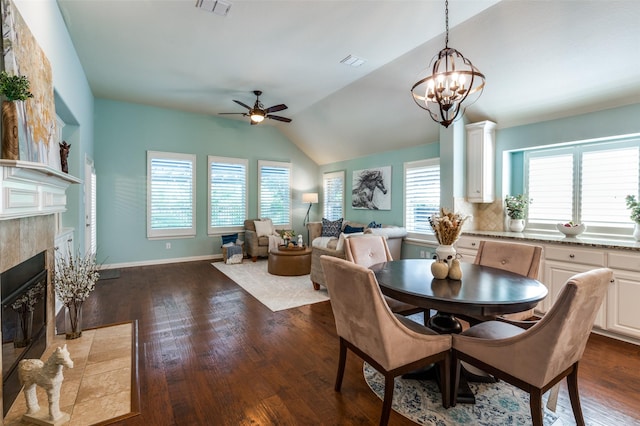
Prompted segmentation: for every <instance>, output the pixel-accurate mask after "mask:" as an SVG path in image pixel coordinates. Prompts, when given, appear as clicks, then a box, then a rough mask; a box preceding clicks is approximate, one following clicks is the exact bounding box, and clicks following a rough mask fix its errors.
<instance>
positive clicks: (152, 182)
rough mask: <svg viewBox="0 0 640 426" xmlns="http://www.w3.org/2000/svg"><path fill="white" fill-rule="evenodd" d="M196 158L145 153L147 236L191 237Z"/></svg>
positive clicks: (193, 220)
mask: <svg viewBox="0 0 640 426" xmlns="http://www.w3.org/2000/svg"><path fill="white" fill-rule="evenodd" d="M195 172H196V156H195V155H190V154H175V153H168V152H156V151H148V152H147V185H148V190H147V192H148V194H147V204H148V206H147V216H148V218H147V237H148V238H163V237H175V236H194V235H195V234H196V228H195V222H196V218H195Z"/></svg>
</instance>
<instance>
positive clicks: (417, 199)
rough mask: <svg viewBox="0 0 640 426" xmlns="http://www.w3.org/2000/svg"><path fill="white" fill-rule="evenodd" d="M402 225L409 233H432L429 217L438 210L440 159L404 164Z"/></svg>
mask: <svg viewBox="0 0 640 426" xmlns="http://www.w3.org/2000/svg"><path fill="white" fill-rule="evenodd" d="M404 188H405V189H404V225H405V227H406V228H407V232H408V233H409V236H411V234H412V233H413V234H433V230H432V229H431V226H430V225H429V217H431V215H432V214H434V213H437V212H438V211H439V210H440V161H439V159H437V158H436V159H429V160H422V161H413V162H409V163H405V164H404Z"/></svg>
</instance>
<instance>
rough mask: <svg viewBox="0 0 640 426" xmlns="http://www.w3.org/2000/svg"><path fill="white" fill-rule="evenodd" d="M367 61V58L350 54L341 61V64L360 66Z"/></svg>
mask: <svg viewBox="0 0 640 426" xmlns="http://www.w3.org/2000/svg"><path fill="white" fill-rule="evenodd" d="M365 62H367V60H366V59H362V58H358V57H357V56H353V55H349V56H347V57H346V58H344V59H343V60H341V61H340V63H341V64H345V65H350V66H352V67H359V66H360V65H362V64H364V63H365Z"/></svg>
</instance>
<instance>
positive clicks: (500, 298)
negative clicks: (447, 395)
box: [371, 259, 548, 404]
mask: <svg viewBox="0 0 640 426" xmlns="http://www.w3.org/2000/svg"><path fill="white" fill-rule="evenodd" d="M433 262H434V261H433V260H428V259H403V260H395V261H390V262H384V263H378V264H376V265H373V266H371V269H372V270H373V271H374V273H375V275H376V278H377V280H378V284H379V285H380V289H381V290H382V293H384V294H386V295H387V296H390V297H392V298H394V299H397V300H400V301H402V302H406V303H410V304H412V305H415V306H419V307H421V308H425V309H433V310H436V311H437V312H436V314H435V315H433V316H431V317H430V318H429V319H428V321H427V323H426V325H427V326H428V327H429V328H431V329H432V330H434V331H436V332H438V333H440V334H451V333H460V332H461V331H462V325H461V323H460V321H459V320H458V318H456V316H462V317H465V316H467V317H469V316H470V317H490V316H492V315H500V314H508V313H513V312H522V311H526V310H529V309H531V308H534V307H535V306H536V305H537V304H538V302H540V301H541V300H542V299H544V298H545V297H546V296H547V293H548V290H547V287H546V286H545V285H544V284H542V283H541V282H539V281H537V280H534V279H532V278H528V277H525V276H522V275H518V274H514V273H512V272H508V271H504V270H502V269H496V268H491V267H488V266H482V265H475V264H470V263H462V264H461V265H460V266H461V268H462V279H461V280H452V279H448V278H447V279H435V278H434V277H433V275H432V274H431V264H432V263H433ZM425 318H426V317H425ZM434 373H435V374H437V369H433V368H432V369H427V370H425V371H418V372H415V373H410V374H408V375H405V376H403V377H406V378H411V379H433V378H435V379H436V380H437V379H438V378H437V376H436V377H434V376H433V374H434ZM460 379H461V380H460V383H459V387H458V397H457V399H458V402H460V403H470V404H474V403H475V395H474V394H473V392H472V391H471V389H470V388H469V385H468V384H467V380H470V381H493V378H491V376H487V375H485V374H483V372H481V371H476V372H471V371H469V370H468V369H465V366H464V365H463V374H462V375H461V378H460Z"/></svg>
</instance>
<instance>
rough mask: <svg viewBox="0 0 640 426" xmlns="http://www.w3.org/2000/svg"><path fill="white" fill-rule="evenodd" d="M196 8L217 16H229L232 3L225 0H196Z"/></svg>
mask: <svg viewBox="0 0 640 426" xmlns="http://www.w3.org/2000/svg"><path fill="white" fill-rule="evenodd" d="M196 7H198V8H200V9H202V10H206V11H207V12H213V13H215V14H216V15H220V16H227V14H228V13H229V9H231V3H229V2H228V1H225V0H196Z"/></svg>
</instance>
